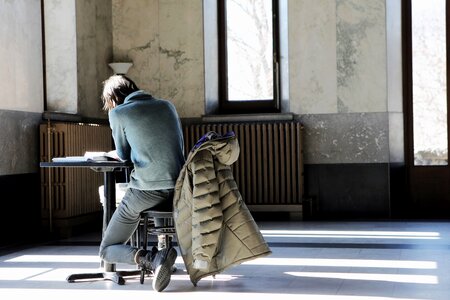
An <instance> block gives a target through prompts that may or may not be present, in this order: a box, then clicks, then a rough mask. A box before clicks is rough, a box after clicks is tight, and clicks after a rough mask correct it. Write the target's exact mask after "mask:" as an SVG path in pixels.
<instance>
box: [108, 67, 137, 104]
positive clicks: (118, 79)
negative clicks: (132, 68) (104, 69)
mask: <svg viewBox="0 0 450 300" xmlns="http://www.w3.org/2000/svg"><path fill="white" fill-rule="evenodd" d="M138 90H139V88H138V87H137V85H136V83H134V81H133V80H131V79H130V78H128V77H127V76H125V75H113V76H111V77H109V78H108V79H107V80H105V81H104V82H103V93H102V101H103V109H104V110H106V111H110V110H111V109H113V108H114V107H116V106H117V105H120V104H122V103H123V102H124V101H125V98H126V97H127V96H128V95H129V94H131V93H133V92H135V91H138Z"/></svg>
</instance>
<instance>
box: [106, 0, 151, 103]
mask: <svg viewBox="0 0 450 300" xmlns="http://www.w3.org/2000/svg"><path fill="white" fill-rule="evenodd" d="M112 28H113V60H114V61H115V62H124V61H125V62H133V66H132V67H131V68H130V70H129V72H128V74H127V75H128V76H130V78H132V79H133V80H134V81H136V84H137V85H138V86H139V87H140V88H141V89H144V90H146V91H148V92H150V93H152V94H155V96H157V94H158V93H159V89H160V85H159V79H160V62H159V0H136V1H126V0H112ZM111 74H112V73H111Z"/></svg>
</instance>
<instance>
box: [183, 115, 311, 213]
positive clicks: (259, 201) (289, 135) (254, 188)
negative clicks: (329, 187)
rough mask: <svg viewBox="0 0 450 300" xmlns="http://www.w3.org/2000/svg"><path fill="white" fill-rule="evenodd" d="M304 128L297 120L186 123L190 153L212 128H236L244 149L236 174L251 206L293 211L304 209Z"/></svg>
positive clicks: (236, 164) (221, 131) (185, 130)
mask: <svg viewBox="0 0 450 300" xmlns="http://www.w3.org/2000/svg"><path fill="white" fill-rule="evenodd" d="M302 128H303V127H302V125H301V124H300V123H299V122H296V121H290V122H264V123H261V122H253V123H222V124H221V123H202V124H184V125H183V130H184V138H185V140H184V143H185V149H186V150H187V151H186V153H187V152H188V151H190V149H192V147H193V146H194V145H195V143H196V141H197V140H198V139H199V138H200V137H201V136H202V135H203V134H205V133H207V132H208V131H216V132H218V133H220V134H225V133H226V132H228V131H234V133H235V134H236V137H237V139H238V141H239V145H240V148H241V152H240V155H239V159H238V161H237V162H236V163H235V164H234V165H233V167H232V168H233V176H234V178H235V180H236V182H237V185H238V188H239V191H240V193H241V194H242V197H243V199H244V201H245V203H246V204H247V206H248V207H249V208H250V209H251V210H253V211H258V210H259V211H289V212H294V211H298V210H302V209H301V204H302V198H303V191H304V187H303V158H302V157H303V150H302Z"/></svg>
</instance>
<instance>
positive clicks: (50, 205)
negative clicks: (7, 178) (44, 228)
mask: <svg viewBox="0 0 450 300" xmlns="http://www.w3.org/2000/svg"><path fill="white" fill-rule="evenodd" d="M51 138H52V125H51V124H50V118H48V119H47V162H51V161H52V155H51V149H52V148H51V147H52V143H51ZM51 169H52V168H48V184H47V186H48V224H49V230H50V233H52V232H53V192H52V190H53V185H52V170H51Z"/></svg>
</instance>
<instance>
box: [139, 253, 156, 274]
mask: <svg viewBox="0 0 450 300" xmlns="http://www.w3.org/2000/svg"><path fill="white" fill-rule="evenodd" d="M157 253H158V249H157V248H156V247H153V248H152V250H151V251H146V250H139V251H138V252H137V253H136V258H135V261H136V263H137V264H138V266H139V269H141V270H142V271H144V272H145V273H147V274H150V273H151V272H153V271H154V270H155V267H156V266H155V265H154V263H153V261H154V260H155V256H156V254H157Z"/></svg>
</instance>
